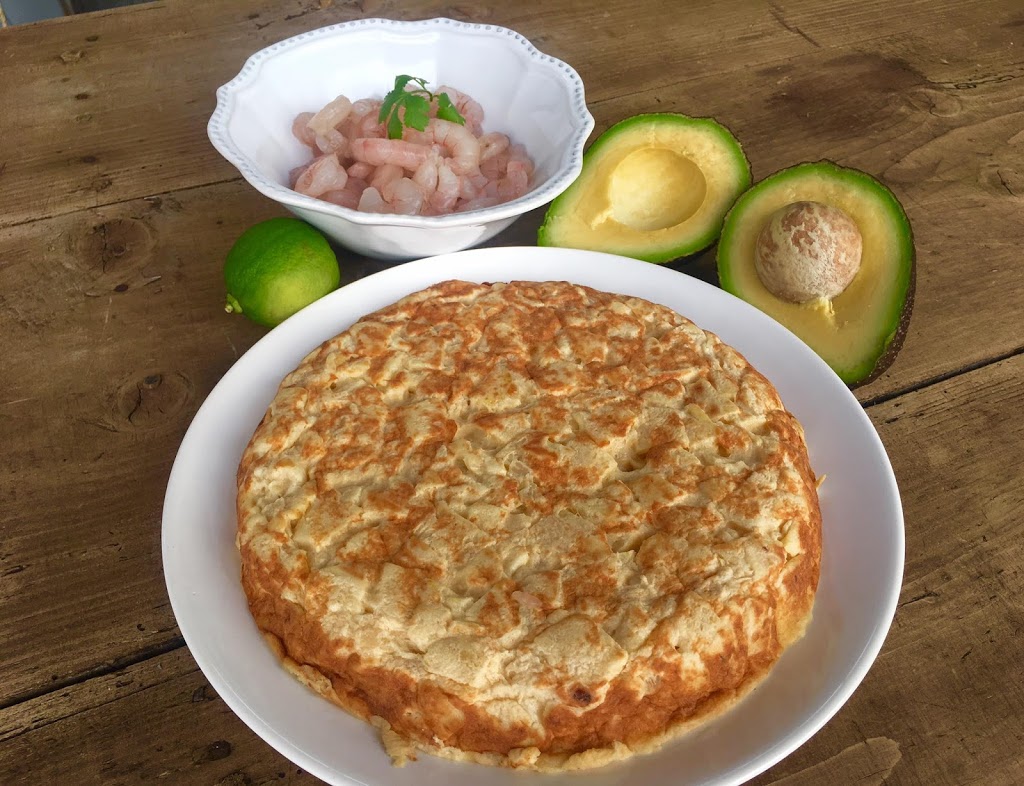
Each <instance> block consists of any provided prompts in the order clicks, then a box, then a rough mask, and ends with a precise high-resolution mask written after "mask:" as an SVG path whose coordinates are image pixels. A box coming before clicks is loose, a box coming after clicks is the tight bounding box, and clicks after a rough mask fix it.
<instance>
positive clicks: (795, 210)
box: [754, 202, 863, 303]
mask: <svg viewBox="0 0 1024 786" xmlns="http://www.w3.org/2000/svg"><path fill="white" fill-rule="evenodd" d="M862 250H863V239H862V237H861V234H860V229H858V227H857V224H856V222H854V220H853V219H852V218H850V217H849V216H848V215H847V214H846V213H845V212H843V211H842V210H840V209H839V208H837V207H833V206H832V205H826V204H823V203H821V202H794V203H792V204H788V205H785V206H784V207H782V208H780V209H779V210H776V211H775V212H774V213H772V214H771V216H770V217H769V219H768V222H767V223H766V224H765V225H764V227H763V228H762V229H761V232H760V234H759V235H758V236H757V243H756V245H755V248H754V267H755V269H756V271H757V276H758V278H760V279H761V283H762V284H764V286H765V288H766V289H767V290H768V291H769V292H771V293H772V294H773V295H775V296H776V297H779V298H782V299H783V300H787V301H789V302H790V303H806V302H808V301H811V300H817V299H819V298H824V299H826V300H831V299H832V298H835V297H837V296H838V295H839V294H841V293H842V292H843V290H845V289H846V288H847V287H848V286H849V285H850V282H851V281H853V279H854V277H855V276H856V275H857V271H858V270H860V262H861V253H862Z"/></svg>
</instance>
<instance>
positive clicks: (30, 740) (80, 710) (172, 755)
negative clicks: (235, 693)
mask: <svg viewBox="0 0 1024 786" xmlns="http://www.w3.org/2000/svg"><path fill="white" fill-rule="evenodd" d="M0 743H2V744H0V782H2V783H5V784H22V783H24V784H29V783H81V784H93V783H96V784H100V783H118V784H131V783H151V782H153V781H154V780H156V781H158V782H162V783H196V784H200V783H201V784H217V785H218V786H256V785H257V784H265V783H296V784H317V783H320V781H319V780H318V779H316V778H314V777H313V776H311V775H309V774H307V773H305V772H303V771H302V770H301V769H299V768H298V767H296V766H295V765H294V764H292V763H291V762H289V761H287V760H286V759H285V758H283V757H282V756H281V755H280V754H278V753H277V752H276V751H274V750H273V749H272V748H270V746H268V745H267V744H266V743H264V742H263V741H262V740H261V739H259V738H258V737H257V736H256V735H255V734H253V733H252V732H251V731H249V729H247V728H246V727H245V726H244V725H243V724H242V722H241V721H240V720H239V719H238V718H236V717H235V716H234V715H233V714H232V713H231V711H230V710H229V709H228V708H227V706H226V705H225V704H224V702H222V701H221V700H220V698H219V697H218V696H217V694H216V693H215V692H214V691H213V690H212V689H211V688H210V686H209V684H208V683H207V682H206V679H205V678H204V677H203V675H202V673H201V672H200V671H199V669H198V667H197V666H196V665H195V662H194V661H193V660H192V658H191V656H190V655H189V653H188V650H187V649H185V648H181V649H178V650H176V651H174V652H171V653H169V654H167V655H162V656H159V657H156V658H152V659H150V660H148V661H145V662H144V663H140V664H137V665H135V666H132V667H131V668H129V669H125V670H124V671H120V672H117V673H114V674H110V675H107V676H104V677H98V678H96V679H92V680H89V681H87V682H84V683H81V684H79V685H76V686H74V687H73V688H69V689H66V690H62V691H60V692H57V693H51V694H48V695H47V696H43V697H40V698H37V699H34V700H32V701H27V702H24V703H22V704H19V705H17V706H15V707H12V708H9V709H7V710H2V711H0Z"/></svg>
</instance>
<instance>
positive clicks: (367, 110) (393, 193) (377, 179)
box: [288, 87, 533, 216]
mask: <svg viewBox="0 0 1024 786" xmlns="http://www.w3.org/2000/svg"><path fill="white" fill-rule="evenodd" d="M441 93H445V94H446V95H447V96H448V98H449V99H450V100H451V102H452V104H453V105H454V107H455V108H456V109H457V110H458V111H459V113H460V114H461V115H462V117H463V118H464V119H465V125H461V124H458V123H452V122H450V121H448V120H442V119H440V118H438V117H437V106H436V105H434V106H432V107H431V111H430V120H429V121H428V123H427V126H426V128H425V129H424V130H423V131H417V130H415V129H412V128H405V129H403V134H402V138H401V139H389V138H387V129H386V127H385V125H384V124H383V123H381V122H380V121H379V119H378V118H379V116H380V108H381V106H382V102H381V101H380V100H378V99H371V98H363V99H360V100H358V101H355V102H351V101H349V99H348V98H347V97H346V96H338V97H337V98H335V99H334V100H333V101H331V102H330V103H328V104H327V105H326V106H324V107H323V108H322V109H321V110H320V111H319V112H315V113H314V112H303V113H301V114H299V115H298V116H296V118H295V120H294V121H293V122H292V134H294V136H295V137H296V138H297V139H298V140H299V141H300V142H302V143H303V144H304V145H306V146H307V147H309V148H310V149H311V150H312V151H313V153H314V155H315V156H316V157H315V158H313V160H312V161H310V162H309V163H307V164H306V165H304V166H301V167H297V168H296V169H293V170H292V171H291V172H290V173H289V176H288V177H289V182H290V183H291V184H292V187H293V188H294V189H295V190H296V191H298V192H299V193H302V194H306V195H308V196H312V197H317V198H320V199H323V200H325V201H327V202H331V203H333V204H336V205H341V206H342V207H345V208H349V209H356V210H362V211H369V212H377V213H400V214H409V215H423V216H433V215H444V214H447V213H451V212H454V211H463V210H477V209H481V208H485V207H490V206H492V205H496V204H500V203H501V202H504V201H508V200H510V199H516V198H518V197H520V196H522V195H523V194H525V193H526V191H527V190H528V189H529V186H530V181H531V179H532V175H533V161H531V160H530V158H529V156H528V155H526V150H525V148H524V147H523V146H522V145H518V144H512V142H511V140H510V139H509V137H508V136H507V135H506V134H502V133H498V132H490V133H487V134H484V133H483V129H482V125H483V120H484V113H483V109H482V107H481V106H480V104H478V103H477V102H476V101H474V100H473V99H472V98H470V97H469V96H468V95H466V94H465V93H463V92H461V91H459V90H456V89H454V88H451V87H440V88H438V90H437V95H440V94H441Z"/></svg>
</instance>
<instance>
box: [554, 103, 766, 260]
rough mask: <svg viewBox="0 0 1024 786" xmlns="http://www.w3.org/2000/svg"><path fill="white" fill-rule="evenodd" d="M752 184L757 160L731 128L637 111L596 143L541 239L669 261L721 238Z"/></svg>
mask: <svg viewBox="0 0 1024 786" xmlns="http://www.w3.org/2000/svg"><path fill="white" fill-rule="evenodd" d="M749 186H750V165H749V164H748V163H747V159H746V157H745V156H744V155H743V150H742V149H741V148H740V145H739V142H737V141H736V138H735V137H733V135H732V134H731V133H729V130H728V129H727V128H725V127H724V126H721V125H719V124H718V123H716V122H715V121H714V120H709V119H706V118H693V117H687V116H686V115H678V114H667V113H665V114H648V115H637V116H636V117H631V118H629V119H628V120H623V121H622V122H620V123H617V124H616V125H614V126H612V127H611V128H609V129H608V130H607V131H605V132H604V133H603V134H602V135H601V136H600V137H599V138H598V139H597V141H595V142H594V144H593V145H591V147H590V149H589V150H588V151H587V153H586V154H585V155H584V156H583V171H582V172H581V173H580V176H579V177H578V178H577V179H576V181H575V182H574V183H573V184H572V185H571V186H569V188H568V189H567V190H566V191H565V192H563V193H562V194H561V195H560V196H559V197H558V198H557V199H555V201H554V202H552V203H551V207H550V208H548V212H547V215H546V216H545V217H544V224H543V225H542V226H541V228H540V231H539V233H538V235H537V242H538V244H539V245H542V246H562V247H566V248H582V249H589V250H592V251H605V252H608V253H612V254H620V255H622V256H629V257H635V258H636V259H643V260H646V261H648V262H668V261H670V260H673V259H677V258H678V257H683V256H688V255H690V254H694V253H696V252H698V251H700V250H702V249H704V248H707V247H708V246H709V245H711V244H712V243H714V242H715V239H716V238H717V237H718V234H719V233H720V232H721V230H722V219H723V218H724V217H725V214H726V211H728V210H729V208H730V206H731V205H732V204H733V202H734V201H735V200H736V197H737V196H739V195H740V194H741V193H743V191H744V190H745V189H747V188H748V187H749Z"/></svg>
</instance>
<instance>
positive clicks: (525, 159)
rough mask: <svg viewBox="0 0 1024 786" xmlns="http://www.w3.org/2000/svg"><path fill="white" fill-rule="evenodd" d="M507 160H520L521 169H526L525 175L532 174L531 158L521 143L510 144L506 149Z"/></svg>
mask: <svg viewBox="0 0 1024 786" xmlns="http://www.w3.org/2000/svg"><path fill="white" fill-rule="evenodd" d="M508 158H509V161H520V162H522V164H523V169H524V170H525V171H526V176H527V177H529V176H530V175H532V174H533V159H532V158H530V156H529V155H528V154H527V152H526V148H525V147H523V146H522V145H511V146H510V147H509V149H508Z"/></svg>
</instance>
